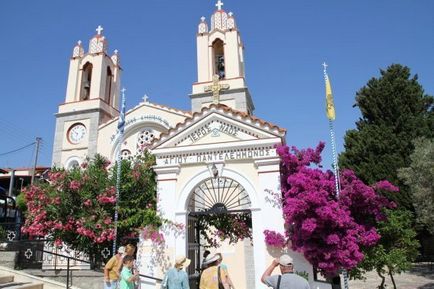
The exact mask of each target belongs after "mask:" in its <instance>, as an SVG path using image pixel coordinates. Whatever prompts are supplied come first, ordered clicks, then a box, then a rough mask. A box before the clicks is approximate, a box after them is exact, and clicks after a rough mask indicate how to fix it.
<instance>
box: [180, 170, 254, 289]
mask: <svg viewBox="0 0 434 289" xmlns="http://www.w3.org/2000/svg"><path fill="white" fill-rule="evenodd" d="M187 204H188V206H187V210H188V222H187V255H188V258H190V259H191V260H192V262H191V265H190V266H189V268H188V273H189V275H190V280H191V282H190V287H191V288H198V283H199V276H200V272H201V271H202V269H203V266H202V265H203V260H202V258H203V253H204V252H205V251H207V250H209V251H210V252H211V253H212V254H214V253H221V254H222V255H223V262H224V263H225V264H226V265H228V268H229V274H230V275H231V279H232V281H233V283H234V284H235V287H240V288H248V285H249V284H248V283H249V278H254V276H249V273H250V272H249V271H248V270H246V269H247V266H245V265H246V264H253V243H252V216H251V211H250V207H251V200H250V197H249V194H248V192H247V191H246V190H245V188H244V187H243V186H242V185H241V184H240V183H238V182H237V181H236V180H234V179H231V178H227V177H218V176H216V177H211V178H208V179H205V180H203V181H202V182H200V183H199V184H198V185H196V187H194V189H193V190H192V192H191V193H190V197H189V199H188V203H187ZM246 286H247V287H246Z"/></svg>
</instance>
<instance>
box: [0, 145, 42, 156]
mask: <svg viewBox="0 0 434 289" xmlns="http://www.w3.org/2000/svg"><path fill="white" fill-rule="evenodd" d="M35 143H36V142H32V143H31V144H28V145H25V146H23V147H21V148H18V149H15V150H12V151H9V152H5V153H1V154H0V156H4V155H8V154H12V153H15V152H17V151H20V150H23V149H25V148H28V147H29V146H32V145H34V144H35Z"/></svg>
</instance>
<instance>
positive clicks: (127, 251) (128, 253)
mask: <svg viewBox="0 0 434 289" xmlns="http://www.w3.org/2000/svg"><path fill="white" fill-rule="evenodd" d="M135 252H136V246H134V245H133V244H128V245H126V246H125V256H133V257H134V253H135Z"/></svg>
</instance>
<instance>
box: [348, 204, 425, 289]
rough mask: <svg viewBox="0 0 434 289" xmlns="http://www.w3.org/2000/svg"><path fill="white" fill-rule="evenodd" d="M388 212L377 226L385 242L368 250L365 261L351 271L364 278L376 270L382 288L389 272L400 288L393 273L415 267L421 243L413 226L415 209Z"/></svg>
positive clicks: (353, 275)
mask: <svg viewBox="0 0 434 289" xmlns="http://www.w3.org/2000/svg"><path fill="white" fill-rule="evenodd" d="M386 215H387V221H383V222H380V223H379V226H378V227H377V229H378V232H379V233H380V235H381V243H380V244H379V245H377V246H375V247H372V248H370V249H368V250H367V251H366V252H365V258H364V260H363V261H362V262H361V263H360V264H359V265H358V267H357V268H356V269H354V270H352V271H351V272H350V274H351V276H352V277H353V278H354V277H355V278H360V277H361V276H362V275H363V274H364V273H366V272H367V271H372V270H375V271H376V272H377V274H378V276H380V278H381V284H380V286H379V287H378V288H380V289H384V288H385V281H386V275H389V276H390V279H391V281H392V284H393V288H395V289H396V284H395V279H394V277H393V275H394V274H399V273H401V272H403V271H405V270H408V269H409V268H410V267H411V262H412V261H414V259H415V258H416V257H417V255H418V248H419V242H418V241H417V239H416V231H415V230H414V229H413V228H412V219H413V217H412V216H411V212H409V211H407V210H386Z"/></svg>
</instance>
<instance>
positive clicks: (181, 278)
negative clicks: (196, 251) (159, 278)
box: [161, 256, 191, 289]
mask: <svg viewBox="0 0 434 289" xmlns="http://www.w3.org/2000/svg"><path fill="white" fill-rule="evenodd" d="M190 262H191V260H190V259H188V258H186V257H185V256H178V257H176V260H175V266H174V267H173V268H170V269H169V270H168V271H167V272H166V274H165V275H164V278H163V282H162V283H161V286H162V287H163V288H165V289H190V285H189V283H188V275H187V272H185V271H184V270H183V269H185V268H187V267H188V265H190Z"/></svg>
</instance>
